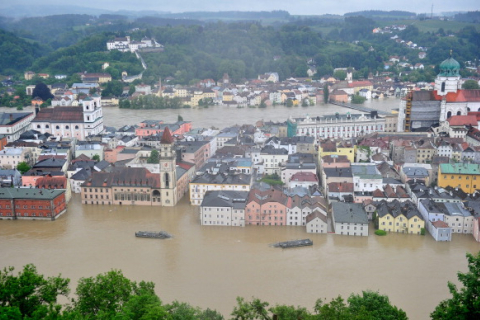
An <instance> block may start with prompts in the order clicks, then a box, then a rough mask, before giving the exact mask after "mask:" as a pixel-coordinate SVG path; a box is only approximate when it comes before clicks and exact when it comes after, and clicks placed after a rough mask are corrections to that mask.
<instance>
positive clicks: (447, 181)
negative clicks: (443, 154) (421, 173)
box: [438, 163, 480, 193]
mask: <svg viewBox="0 0 480 320" xmlns="http://www.w3.org/2000/svg"><path fill="white" fill-rule="evenodd" d="M438 186H439V187H442V188H445V187H452V188H461V189H462V191H463V192H466V193H474V192H475V190H477V188H478V189H480V165H478V164H473V163H453V164H449V163H442V164H440V168H439V169H438Z"/></svg>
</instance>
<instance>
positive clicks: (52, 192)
mask: <svg viewBox="0 0 480 320" xmlns="http://www.w3.org/2000/svg"><path fill="white" fill-rule="evenodd" d="M64 192H65V191H64V190H60V189H36V188H0V199H35V200H52V199H55V198H56V197H57V196H59V195H60V194H62V193H64Z"/></svg>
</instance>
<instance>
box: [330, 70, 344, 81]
mask: <svg viewBox="0 0 480 320" xmlns="http://www.w3.org/2000/svg"><path fill="white" fill-rule="evenodd" d="M333 77H334V78H335V79H337V80H342V81H343V80H345V79H346V78H347V73H346V72H345V71H343V70H337V71H335V72H334V73H333Z"/></svg>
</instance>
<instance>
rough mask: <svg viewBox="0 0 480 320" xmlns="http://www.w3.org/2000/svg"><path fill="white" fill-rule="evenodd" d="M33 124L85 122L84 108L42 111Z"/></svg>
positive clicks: (46, 109) (58, 108) (60, 108)
mask: <svg viewBox="0 0 480 320" xmlns="http://www.w3.org/2000/svg"><path fill="white" fill-rule="evenodd" d="M32 122H83V107H54V108H45V109H41V110H40V111H39V112H38V113H37V115H36V117H35V119H33V121H32Z"/></svg>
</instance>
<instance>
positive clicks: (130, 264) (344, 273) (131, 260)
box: [0, 103, 480, 319]
mask: <svg viewBox="0 0 480 320" xmlns="http://www.w3.org/2000/svg"><path fill="white" fill-rule="evenodd" d="M392 105H393V103H392ZM393 107H397V104H395V106H393ZM385 108H387V107H385ZM332 112H333V113H334V112H346V110H339V108H338V107H334V106H318V107H309V108H302V107H297V108H285V107H276V108H266V109H249V108H246V109H236V108H233V109H225V108H222V107H213V108H209V109H203V110H197V109H180V110H173V111H172V110H161V111H156V110H155V111H154V110H149V111H138V110H135V111H133V110H119V109H116V108H105V112H104V116H105V123H106V124H107V125H113V126H117V127H118V126H120V125H123V124H127V123H128V124H134V123H137V122H139V121H141V120H144V119H163V120H165V122H173V121H176V119H177V115H178V114H180V115H182V117H183V118H184V119H185V120H189V121H193V125H194V127H201V126H216V127H223V126H226V125H231V124H235V123H238V124H243V123H254V122H255V121H256V120H259V119H262V118H263V119H265V120H269V119H271V120H277V121H280V120H282V121H283V120H285V119H286V118H287V117H288V116H289V115H290V114H292V115H293V116H304V115H305V114H306V113H309V114H310V115H319V114H324V113H332ZM79 200H80V199H79V197H78V196H74V197H73V199H72V201H71V202H70V204H69V207H68V211H67V213H66V214H64V215H63V216H61V217H60V218H59V219H58V220H57V221H6V220H3V221H0V243H1V246H0V267H1V268H3V267H5V266H15V267H16V268H21V267H22V266H23V265H25V264H27V263H34V264H35V265H36V266H37V267H38V270H39V272H41V273H43V274H45V275H49V276H50V275H57V274H59V273H61V274H62V276H64V277H68V278H70V279H72V289H73V288H74V285H75V283H76V281H77V280H78V279H79V278H80V277H89V276H95V275H97V274H98V273H102V272H106V271H108V270H110V269H120V270H122V271H123V272H124V274H125V275H126V276H127V277H128V278H130V279H133V280H137V281H140V280H146V281H153V282H154V283H155V284H156V290H157V293H158V295H159V296H160V298H161V299H162V300H163V301H165V302H171V301H173V300H175V299H177V300H179V301H185V302H188V303H191V304H192V305H195V306H199V307H202V308H207V307H210V308H213V309H217V310H218V311H220V312H222V313H223V314H224V315H225V316H229V314H230V312H231V311H232V310H233V306H234V305H235V303H236V301H235V298H236V297H237V296H242V297H245V298H247V299H250V298H251V297H252V296H255V297H258V298H260V299H262V300H265V301H268V302H270V303H271V304H276V303H280V304H289V305H302V306H305V307H307V308H309V309H310V310H311V309H312V308H313V305H314V303H315V300H316V299H318V298H324V299H325V298H327V299H331V298H334V297H336V296H338V295H342V296H343V297H344V298H346V297H348V295H349V294H350V293H352V292H354V293H360V292H361V290H366V289H370V290H375V291H377V290H378V291H379V292H380V293H382V294H386V295H388V296H389V297H390V300H391V301H392V303H394V304H395V305H397V306H398V307H400V308H402V309H404V310H405V311H406V312H407V314H408V316H409V317H410V319H427V318H428V315H429V313H430V312H431V311H432V310H433V309H434V308H435V306H436V305H437V304H438V303H439V302H440V301H441V300H442V299H445V298H447V297H449V293H448V288H447V281H453V282H454V283H457V281H456V273H457V271H466V270H467V264H466V259H465V253H466V252H472V253H473V252H478V251H479V250H480V244H479V243H476V242H475V241H474V240H473V237H472V236H471V235H458V234H454V235H453V239H452V242H449V243H437V242H435V241H433V239H432V238H431V237H430V236H429V235H427V236H415V235H404V234H398V235H396V234H389V235H387V236H386V237H377V236H375V235H373V233H372V232H370V233H371V234H370V236H369V237H362V238H360V237H351V236H338V235H332V234H329V235H312V234H306V232H305V229H304V228H303V227H278V226H277V227H267V226H247V227H245V228H234V227H229V228H227V227H214V226H209V227H202V226H200V222H199V218H198V208H197V207H192V206H190V205H189V204H188V201H187V199H186V198H184V199H183V200H182V201H181V202H180V203H179V205H177V206H176V207H175V208H152V207H128V206H123V207H116V206H96V205H85V206H82V205H81V204H80V201H79ZM140 230H147V231H157V230H165V231H167V232H169V233H171V234H172V235H173V236H174V238H173V239H169V240H157V239H142V238H135V236H134V233H135V232H136V231H140ZM307 237H308V238H310V239H312V240H313V243H314V245H313V246H312V247H305V248H295V249H283V250H282V249H276V248H271V247H270V246H269V244H271V243H274V242H278V241H284V240H290V239H299V238H307Z"/></svg>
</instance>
